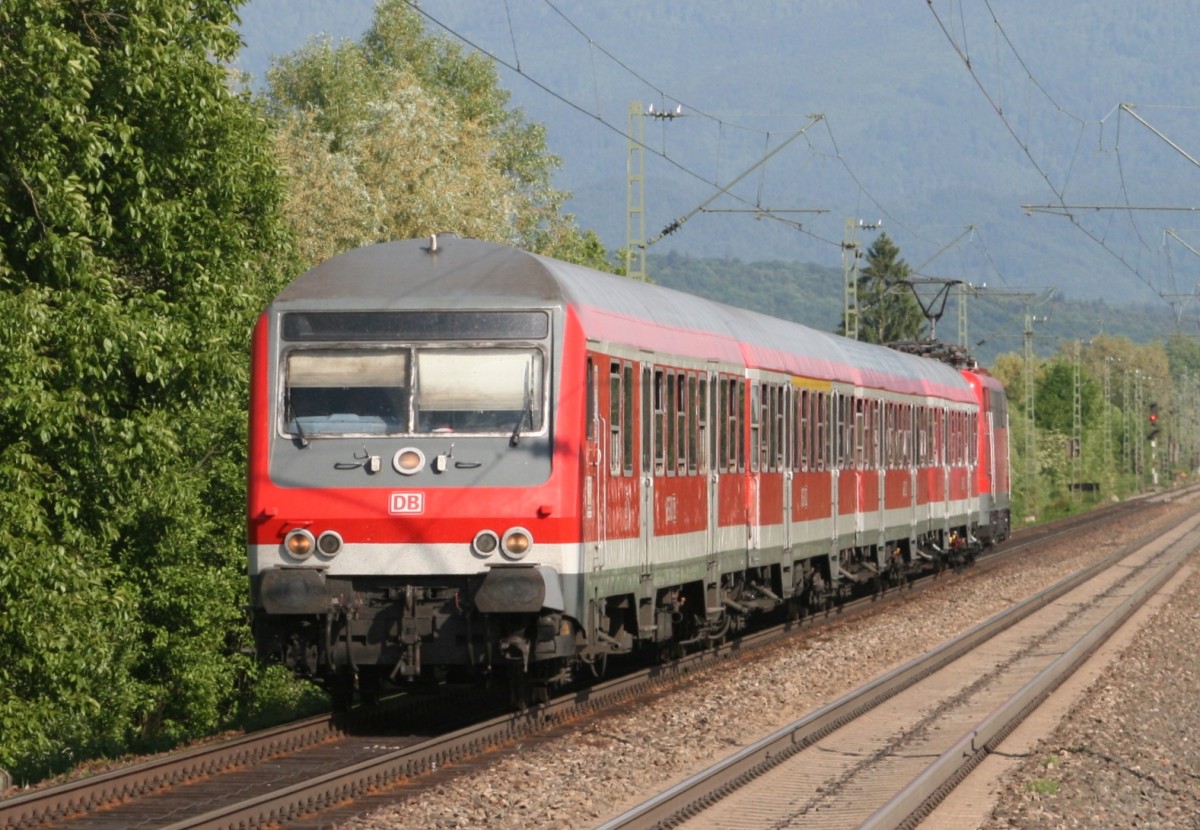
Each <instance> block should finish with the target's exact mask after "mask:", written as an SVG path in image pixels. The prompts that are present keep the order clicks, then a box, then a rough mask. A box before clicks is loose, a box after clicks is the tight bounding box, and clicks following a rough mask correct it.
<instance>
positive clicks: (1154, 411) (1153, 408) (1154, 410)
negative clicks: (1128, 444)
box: [1146, 401, 1160, 441]
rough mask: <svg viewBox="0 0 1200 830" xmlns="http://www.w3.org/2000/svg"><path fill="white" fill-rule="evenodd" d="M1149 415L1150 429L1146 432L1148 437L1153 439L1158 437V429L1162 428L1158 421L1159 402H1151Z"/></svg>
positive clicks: (1150, 439)
mask: <svg viewBox="0 0 1200 830" xmlns="http://www.w3.org/2000/svg"><path fill="white" fill-rule="evenodd" d="M1149 417H1150V431H1149V432H1148V433H1147V434H1146V439H1147V440H1149V441H1153V440H1154V439H1155V438H1157V437H1158V430H1159V428H1160V427H1159V423H1158V404H1157V403H1155V402H1153V401H1151V403H1150V416H1149Z"/></svg>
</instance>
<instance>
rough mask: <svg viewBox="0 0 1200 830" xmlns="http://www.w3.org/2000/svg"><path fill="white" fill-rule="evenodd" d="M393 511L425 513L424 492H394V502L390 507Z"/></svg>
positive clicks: (390, 510)
mask: <svg viewBox="0 0 1200 830" xmlns="http://www.w3.org/2000/svg"><path fill="white" fill-rule="evenodd" d="M388 509H389V512H391V513H407V514H413V513H424V512H425V494H424V493H392V503H391V506H390V507H389V508H388Z"/></svg>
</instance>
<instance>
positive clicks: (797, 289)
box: [646, 252, 1175, 366]
mask: <svg viewBox="0 0 1200 830" xmlns="http://www.w3.org/2000/svg"><path fill="white" fill-rule="evenodd" d="M646 269H647V271H648V272H649V275H650V277H651V279H653V280H654V282H655V283H656V284H658V285H663V286H666V287H668V288H674V289H676V290H677V291H683V292H686V293H688V294H695V295H697V296H700V297H705V298H707V299H710V300H715V301H717V302H722V303H727V304H729V305H733V306H737V307H739V308H747V309H750V310H751V311H758V312H761V313H763V314H770V315H771V316H773V317H781V318H783V319H785V320H793V321H795V322H797V323H803V324H804V325H806V326H810V327H812V328H815V329H819V330H821V331H834V330H836V329H837V327H838V324H839V323H840V322H841V319H842V303H843V299H842V297H843V290H842V271H841V270H840V269H833V268H822V267H819V266H813V265H807V264H802V263H796V262H782V261H773V262H742V261H741V260H738V259H699V258H696V257H692V256H689V255H687V254H678V253H675V252H672V253H669V254H666V255H651V256H649V257H647V260H646ZM997 294H998V292H997ZM922 296H923V297H924V296H927V295H924V294H923V295H922ZM1022 302H1023V301H1022V300H1021V298H1014V297H1004V296H999V295H997V296H988V292H987V291H986V290H984V291H981V292H979V293H978V294H976V295H973V296H970V297H969V298H968V300H967V335H968V341H967V343H966V345H967V347H968V350H969V351H970V352H971V354H972V355H973V356H974V357H975V359H976V360H978V361H979V362H980V363H981V364H982V365H984V366H990V365H992V363H993V362H994V361H995V359H996V356H997V355H1000V354H1003V353H1006V352H1016V353H1020V352H1021V350H1022V349H1023V348H1024V330H1025V308H1024V305H1023V304H1022ZM927 305H929V303H927ZM943 310H944V312H945V313H944V315H943V316H942V318H941V320H940V321H939V322H938V327H937V334H938V339H939V340H942V341H944V342H949V343H956V342H958V334H959V332H958V313H959V312H958V295H957V294H952V295H951V297H950V298H949V300H948V301H947V303H946V305H945V306H944V308H943ZM1036 311H1037V317H1038V318H1039V319H1040V320H1043V321H1044V322H1039V323H1038V324H1037V326H1036V330H1035V332H1034V348H1035V350H1036V351H1037V353H1038V354H1040V355H1042V356H1048V355H1051V354H1053V353H1055V352H1058V351H1059V350H1060V347H1062V346H1063V345H1064V344H1066V343H1069V342H1070V341H1074V340H1079V341H1082V342H1087V341H1088V340H1090V339H1092V338H1093V337H1095V336H1096V335H1098V334H1106V335H1110V336H1120V337H1128V338H1129V339H1130V340H1132V341H1134V342H1135V343H1148V342H1151V341H1153V340H1156V339H1161V338H1163V337H1164V335H1165V334H1166V333H1167V332H1168V331H1170V330H1171V329H1172V328H1173V327H1174V323H1175V320H1174V318H1173V317H1172V315H1171V313H1170V312H1169V311H1167V310H1166V309H1164V308H1162V307H1161V306H1158V305H1154V306H1147V305H1136V306H1122V307H1120V308H1116V307H1113V306H1111V305H1109V304H1108V303H1107V302H1105V301H1104V300H1071V299H1066V298H1060V297H1056V298H1053V299H1051V300H1050V301H1049V302H1047V303H1044V304H1042V305H1039V306H1038V307H1037V309H1036Z"/></svg>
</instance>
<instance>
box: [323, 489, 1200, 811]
mask: <svg viewBox="0 0 1200 830" xmlns="http://www.w3.org/2000/svg"><path fill="white" fill-rule="evenodd" d="M1196 504H1197V502H1196V500H1195V498H1187V499H1178V500H1176V501H1174V502H1171V503H1168V504H1165V505H1162V506H1159V507H1156V508H1154V509H1153V510H1152V511H1151V512H1150V513H1149V514H1148V516H1147V517H1146V518H1145V519H1140V520H1139V521H1138V522H1137V523H1136V526H1133V523H1129V522H1127V523H1126V524H1125V525H1124V526H1123V527H1122V528H1121V529H1119V530H1116V531H1114V530H1113V529H1112V528H1106V529H1104V530H1100V531H1090V532H1085V533H1080V534H1077V535H1075V536H1074V537H1072V538H1071V539H1070V541H1064V542H1063V543H1061V544H1060V545H1058V546H1057V547H1056V548H1055V550H1054V551H1051V552H1047V553H1043V554H1041V555H1040V556H1039V558H1038V559H1037V561H1036V563H1031V562H1030V561H1028V559H1027V560H1026V561H1024V562H1021V563H1016V562H1014V563H1009V564H1006V565H1003V566H1001V567H1000V568H998V569H997V570H995V571H991V572H988V573H985V572H984V571H983V570H982V569H971V570H968V571H967V572H965V573H963V574H961V575H954V576H949V577H943V579H942V580H941V581H940V582H939V583H938V584H935V585H934V586H933V587H931V588H930V589H928V590H926V591H923V592H919V593H918V592H915V593H913V594H911V597H910V598H909V599H907V600H906V601H904V602H900V603H898V604H896V605H893V606H890V607H888V608H886V609H881V610H880V611H878V612H876V613H873V614H870V615H867V616H866V617H864V618H860V619H856V620H848V621H845V622H837V623H835V624H834V625H833V626H832V627H830V628H828V629H823V630H816V629H814V630H812V631H811V632H808V633H807V634H806V635H805V636H804V637H803V638H801V639H797V640H792V641H789V642H788V643H787V644H785V645H783V646H780V647H774V648H771V649H767V650H764V651H763V652H761V653H759V654H757V655H754V656H753V657H750V658H744V659H737V660H732V661H730V662H727V663H724V664H722V665H720V666H718V667H715V668H712V669H709V670H706V671H703V672H700V673H698V674H696V675H694V676H693V677H692V678H690V679H689V680H688V681H687V682H686V685H682V686H680V688H679V689H677V690H674V691H671V692H670V693H668V694H664V695H662V696H660V697H659V698H657V699H656V700H654V701H653V702H652V703H650V704H648V705H645V706H644V707H642V708H640V709H638V710H636V711H625V712H620V713H615V714H613V715H611V716H607V717H602V718H598V719H593V720H589V722H588V723H587V724H586V725H583V726H581V727H580V728H578V729H576V730H571V731H570V732H569V733H568V734H566V735H564V736H563V737H561V738H559V739H556V740H553V741H550V742H545V743H539V744H537V745H536V746H532V747H531V748H530V749H529V750H528V751H522V752H518V753H515V754H508V755H506V756H505V757H503V758H501V759H500V760H499V761H498V762H497V763H495V764H491V765H489V766H488V767H487V768H486V769H483V770H479V771H474V772H469V773H466V774H464V775H463V776H461V777H459V778H456V779H454V780H452V781H450V782H448V783H446V784H444V785H442V786H439V787H438V788H436V789H435V790H434V791H431V792H427V793H422V794H420V795H415V796H413V797H410V798H408V799H405V800H404V801H402V802H399V803H398V804H396V805H394V806H392V807H389V808H387V809H384V810H381V811H378V812H376V813H374V814H372V815H370V816H366V817H363V818H359V819H355V820H353V821H351V822H348V823H346V824H344V825H341V826H342V827H345V828H350V829H351V830H391V829H392V828H401V827H404V828H415V827H421V828H483V827H487V828H499V829H500V830H507V829H508V828H512V830H517V828H521V829H522V830H525V829H526V828H545V829H546V830H551V829H553V830H558V828H572V830H574V829H575V828H585V827H592V826H595V825H597V824H600V823H602V822H603V821H605V820H606V819H608V818H612V817H614V816H616V815H618V814H620V813H621V812H623V811H624V810H625V809H628V808H630V807H632V806H634V805H636V804H638V803H640V802H641V801H643V800H645V799H646V798H648V797H650V796H651V795H653V794H654V793H656V792H659V791H661V790H663V789H665V788H666V787H668V786H670V785H671V784H672V783H674V782H676V781H678V780H681V779H682V778H684V777H686V776H687V775H689V774H691V773H693V772H695V771H698V770H699V769H702V768H704V767H706V766H709V765H711V764H713V763H715V762H716V761H718V760H719V759H721V758H723V757H725V756H727V755H729V754H732V753H733V752H735V751H737V750H738V749H740V748H741V747H743V746H745V745H747V744H749V743H752V742H753V741H755V740H757V739H758V738H760V737H763V736H764V735H766V734H769V733H770V732H772V731H774V730H775V729H778V728H780V727H782V726H783V725H785V724H787V723H789V722H792V721H794V720H797V719H799V718H801V717H803V716H804V715H805V714H807V713H809V712H811V711H813V710H814V709H817V708H819V707H820V706H822V705H824V704H826V703H828V702H830V701H832V700H834V699H836V698H838V697H840V696H841V695H843V694H845V693H846V692H848V691H850V690H852V689H854V688H857V687H858V686H861V685H863V684H864V683H866V682H867V681H868V680H870V679H871V678H873V677H876V676H878V675H880V674H882V673H884V672H885V671H887V670H889V669H891V668H893V667H895V666H897V665H900V664H903V663H905V662H907V661H909V660H911V659H913V658H915V657H917V656H919V655H920V654H923V653H924V652H926V651H928V650H930V649H932V648H933V647H935V646H937V645H938V644H940V643H942V642H945V641H946V640H948V639H950V638H952V637H953V636H955V635H956V634H958V633H960V632H962V631H964V630H966V629H967V628H970V627H971V626H973V625H975V624H976V623H978V622H981V621H982V620H985V619H987V618H988V617H991V616H992V615H993V614H996V613H998V612H999V611H1001V610H1003V609H1004V608H1007V607H1008V606H1009V605H1012V604H1013V603H1015V602H1018V601H1020V600H1021V599H1023V598H1025V597H1027V596H1030V595H1031V594H1034V593H1036V592H1037V591H1039V590H1041V589H1042V588H1044V587H1046V586H1048V585H1050V584H1052V583H1054V582H1056V581H1057V580H1058V579H1060V578H1061V577H1063V576H1065V575H1066V574H1068V573H1070V572H1073V571H1075V570H1077V569H1079V568H1081V567H1084V566H1085V565H1086V564H1087V563H1089V562H1091V561H1095V560H1096V559H1099V558H1102V557H1104V556H1106V555H1108V554H1110V553H1112V552H1113V551H1114V550H1116V549H1117V548H1118V547H1120V546H1122V545H1125V544H1128V543H1130V542H1131V541H1133V540H1135V539H1137V538H1139V537H1141V536H1143V535H1145V534H1146V533H1147V532H1149V530H1150V529H1151V528H1152V527H1153V526H1156V525H1157V524H1160V523H1165V522H1167V521H1169V520H1171V519H1172V518H1174V517H1178V516H1180V515H1181V514H1183V513H1190V512H1193V511H1194V510H1195V508H1196ZM1197 600H1200V577H1195V576H1193V577H1192V578H1190V579H1189V580H1188V581H1187V582H1186V583H1185V586H1184V588H1183V590H1181V591H1180V593H1179V595H1178V596H1177V597H1176V598H1174V599H1173V600H1172V601H1171V602H1169V603H1168V604H1167V605H1165V606H1164V610H1163V611H1162V612H1160V613H1159V614H1158V615H1157V616H1155V617H1153V618H1152V620H1153V621H1152V622H1151V623H1150V624H1149V625H1148V626H1147V627H1146V628H1145V629H1144V630H1143V631H1142V633H1141V634H1140V635H1139V637H1138V638H1137V640H1136V645H1135V647H1134V648H1132V649H1130V651H1131V652H1132V653H1131V654H1130V655H1129V657H1128V659H1123V660H1121V661H1119V662H1118V664H1117V665H1116V666H1114V667H1112V669H1111V670H1110V672H1109V673H1108V674H1105V675H1104V679H1103V680H1102V681H1101V682H1100V683H1098V684H1096V686H1095V687H1094V689H1093V690H1092V692H1091V693H1089V695H1090V696H1094V697H1095V700H1094V701H1090V700H1089V702H1088V703H1087V704H1086V705H1084V706H1081V707H1078V708H1077V709H1076V710H1075V711H1074V712H1073V713H1072V715H1071V717H1070V718H1069V719H1068V720H1067V721H1066V722H1065V723H1064V724H1063V725H1062V726H1061V727H1060V729H1059V730H1057V731H1055V732H1054V734H1053V735H1050V736H1048V737H1047V738H1046V739H1045V743H1044V746H1041V747H1039V748H1038V750H1037V751H1036V752H1035V753H1030V756H1029V757H1028V758H1027V759H1026V762H1025V763H1024V764H1023V765H1022V766H1021V767H1020V768H1019V769H1017V770H1015V771H1014V772H1013V773H1012V775H1011V777H1010V779H1009V780H1006V782H1005V784H1004V787H1003V792H1002V793H1001V800H1000V802H999V803H998V805H997V806H996V808H995V809H994V811H993V815H992V818H991V819H989V823H987V824H986V827H987V828H988V830H996V828H1011V827H1021V828H1041V827H1046V828H1059V827H1114V828H1115V827H1131V826H1138V827H1155V828H1157V827H1162V828H1174V827H1191V828H1195V827H1200V823H1198V819H1197V818H1196V817H1195V816H1196V815H1200V764H1198V763H1197V761H1198V760H1200V759H1198V758H1197V751H1198V750H1197V741H1198V740H1200V738H1197V737H1196V736H1198V735H1200V731H1198V730H1197V729H1196V728H1195V727H1196V726H1198V725H1200V712H1197V709H1200V707H1198V706H1197V705H1196V701H1197V692H1198V690H1197V689H1196V682H1197V680H1198V679H1200V605H1198V602H1197ZM1184 710H1186V711H1184ZM1060 732H1062V734H1061V735H1060V734H1059V733H1060ZM1050 759H1053V760H1050ZM1031 782H1033V783H1032V784H1031ZM1052 791H1053V792H1052ZM1110 801H1111V803H1109V802H1110Z"/></svg>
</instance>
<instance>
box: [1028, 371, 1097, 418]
mask: <svg viewBox="0 0 1200 830" xmlns="http://www.w3.org/2000/svg"><path fill="white" fill-rule="evenodd" d="M1034 387H1035V388H1034V395H1035V396H1036V399H1037V405H1036V407H1035V408H1034V417H1035V418H1036V420H1037V425H1038V428H1039V429H1049V430H1054V431H1057V432H1060V433H1062V434H1063V435H1068V436H1069V435H1072V434H1073V432H1074V429H1075V366H1074V365H1073V363H1072V361H1071V360H1070V359H1069V358H1068V359H1058V360H1052V361H1050V362H1049V363H1048V364H1046V365H1045V366H1044V367H1043V368H1042V371H1041V372H1040V373H1039V375H1038V378H1037V381H1036V383H1035V384H1034ZM1100 398H1101V389H1100V384H1098V383H1097V382H1096V381H1095V379H1093V378H1092V377H1091V375H1090V374H1089V373H1087V372H1085V371H1082V370H1081V371H1080V373H1079V410H1080V425H1081V426H1083V425H1090V424H1091V423H1092V421H1093V419H1094V417H1095V413H1097V412H1098V411H1099V407H1100Z"/></svg>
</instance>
